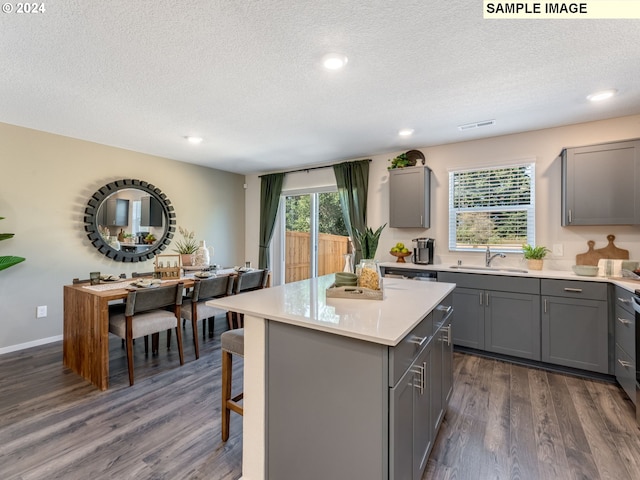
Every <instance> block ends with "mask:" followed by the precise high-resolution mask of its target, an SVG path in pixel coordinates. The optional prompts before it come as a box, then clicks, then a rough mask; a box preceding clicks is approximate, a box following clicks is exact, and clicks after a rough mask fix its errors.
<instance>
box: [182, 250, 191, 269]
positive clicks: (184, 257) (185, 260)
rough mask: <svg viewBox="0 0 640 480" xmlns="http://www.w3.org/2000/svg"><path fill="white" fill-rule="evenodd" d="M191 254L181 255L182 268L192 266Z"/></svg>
mask: <svg viewBox="0 0 640 480" xmlns="http://www.w3.org/2000/svg"><path fill="white" fill-rule="evenodd" d="M191 256H192V254H191V253H182V254H180V257H181V258H182V266H183V267H190V266H191Z"/></svg>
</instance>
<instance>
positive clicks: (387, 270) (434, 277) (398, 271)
mask: <svg viewBox="0 0 640 480" xmlns="http://www.w3.org/2000/svg"><path fill="white" fill-rule="evenodd" d="M382 268H383V272H382V276H383V277H386V278H404V279H408V280H420V281H423V282H437V281H438V272H432V271H431V270H417V269H415V268H411V269H409V268H397V267H382Z"/></svg>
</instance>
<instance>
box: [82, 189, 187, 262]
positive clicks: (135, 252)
mask: <svg viewBox="0 0 640 480" xmlns="http://www.w3.org/2000/svg"><path fill="white" fill-rule="evenodd" d="M84 213H85V215H84V223H85V226H84V229H85V231H86V232H87V235H88V237H89V240H91V243H92V244H93V245H94V246H95V247H96V248H97V249H98V251H100V253H102V254H104V255H106V256H107V257H108V258H112V259H113V260H116V261H118V262H141V261H144V260H150V259H151V258H153V257H154V256H155V255H157V254H158V253H160V252H161V251H162V250H164V249H165V248H167V246H168V245H169V244H170V243H171V239H172V238H173V234H174V232H175V230H176V226H175V225H176V220H175V216H176V215H175V213H174V211H173V206H172V205H171V202H170V201H169V199H168V198H167V197H166V195H165V194H164V193H162V192H161V191H160V189H159V188H157V187H155V186H154V185H151V184H150V183H147V182H143V181H141V180H131V179H125V180H118V181H115V182H111V183H109V184H107V185H105V186H104V187H102V188H101V189H100V190H98V191H97V192H96V193H94V194H93V195H92V196H91V199H90V200H89V202H88V204H87V207H86V208H85V210H84Z"/></svg>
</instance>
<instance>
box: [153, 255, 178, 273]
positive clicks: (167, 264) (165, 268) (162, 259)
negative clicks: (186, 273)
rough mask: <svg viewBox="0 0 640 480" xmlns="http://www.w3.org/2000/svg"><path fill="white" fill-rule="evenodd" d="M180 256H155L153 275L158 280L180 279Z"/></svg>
mask: <svg viewBox="0 0 640 480" xmlns="http://www.w3.org/2000/svg"><path fill="white" fill-rule="evenodd" d="M180 260H181V255H173V254H166V255H156V258H155V266H154V269H153V270H154V273H155V275H156V276H157V277H159V278H164V279H178V278H180V267H181V263H180Z"/></svg>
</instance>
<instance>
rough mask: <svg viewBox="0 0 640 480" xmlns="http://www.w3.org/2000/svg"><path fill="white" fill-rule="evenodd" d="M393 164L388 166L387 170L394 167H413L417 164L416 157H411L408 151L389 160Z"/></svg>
mask: <svg viewBox="0 0 640 480" xmlns="http://www.w3.org/2000/svg"><path fill="white" fill-rule="evenodd" d="M389 161H390V162H391V165H389V166H388V167H387V170H393V169H394V168H404V167H413V166H415V164H416V161H415V159H413V160H412V159H409V158H408V157H407V154H406V153H401V154H400V155H398V156H397V157H396V158H394V159H393V160H389Z"/></svg>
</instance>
